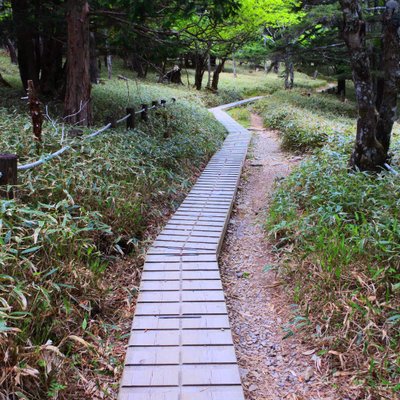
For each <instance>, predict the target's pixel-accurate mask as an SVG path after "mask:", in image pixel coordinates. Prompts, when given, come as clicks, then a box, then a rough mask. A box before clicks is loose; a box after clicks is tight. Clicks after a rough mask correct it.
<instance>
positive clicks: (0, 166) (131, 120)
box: [0, 98, 176, 198]
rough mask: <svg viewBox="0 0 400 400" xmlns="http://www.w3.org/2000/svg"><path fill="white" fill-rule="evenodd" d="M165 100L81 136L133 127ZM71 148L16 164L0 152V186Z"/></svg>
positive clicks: (11, 156) (12, 182)
mask: <svg viewBox="0 0 400 400" xmlns="http://www.w3.org/2000/svg"><path fill="white" fill-rule="evenodd" d="M171 102H172V103H173V104H174V103H176V99H175V98H172V99H171ZM167 104H168V102H167V100H160V101H153V102H152V105H151V107H149V106H148V105H147V104H142V105H141V109H140V110H138V111H135V109H134V108H133V107H131V108H127V109H126V112H127V114H126V115H125V116H123V117H122V118H120V119H118V120H113V119H111V121H110V122H108V123H107V124H106V125H104V126H103V127H102V128H100V129H98V130H97V131H95V132H92V133H90V134H88V135H86V136H84V137H83V139H82V140H83V141H85V140H88V139H92V138H94V137H96V136H98V135H100V134H102V133H103V132H105V131H107V130H108V129H110V128H115V127H116V125H118V124H120V123H122V122H124V121H126V129H127V130H131V129H135V124H136V118H135V116H136V115H141V120H142V121H144V122H147V121H148V112H149V111H150V110H155V109H157V108H165V107H166V106H167ZM71 149H72V145H67V146H63V147H61V148H60V149H59V150H57V151H55V152H54V153H51V154H48V155H46V156H44V157H42V158H40V159H39V160H37V161H33V162H30V163H27V164H23V165H18V156H17V155H16V154H0V186H9V185H16V184H17V171H26V170H29V169H33V168H36V167H39V166H40V165H42V164H44V163H46V162H48V161H50V160H53V159H54V158H57V157H59V156H61V155H62V154H64V153H65V152H67V151H68V150H71ZM3 194H5V195H6V197H8V198H12V197H13V194H12V193H10V192H8V191H4V190H0V197H3Z"/></svg>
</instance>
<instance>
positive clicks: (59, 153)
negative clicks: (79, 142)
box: [17, 123, 111, 171]
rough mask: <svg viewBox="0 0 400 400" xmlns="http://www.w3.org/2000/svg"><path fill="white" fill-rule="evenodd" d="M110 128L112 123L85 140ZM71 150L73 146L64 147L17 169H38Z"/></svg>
mask: <svg viewBox="0 0 400 400" xmlns="http://www.w3.org/2000/svg"><path fill="white" fill-rule="evenodd" d="M110 127H111V123H110V124H107V125H106V126H103V128H101V129H99V130H98V131H96V132H93V133H91V134H90V135H88V136H86V137H85V138H84V140H87V139H91V138H93V137H95V136H97V135H100V133H102V132H104V131H106V130H107V129H109V128H110ZM70 149H71V146H64V147H62V148H61V149H60V150H57V151H56V152H54V153H52V154H49V155H47V156H45V157H43V158H41V159H40V160H37V161H34V162H32V163H29V164H24V165H18V167H17V169H18V171H25V170H27V169H31V168H36V167H38V166H39V165H42V164H44V163H45V162H47V161H49V160H52V159H53V158H55V157H58V156H60V155H61V154H63V153H65V152H66V151H68V150H70Z"/></svg>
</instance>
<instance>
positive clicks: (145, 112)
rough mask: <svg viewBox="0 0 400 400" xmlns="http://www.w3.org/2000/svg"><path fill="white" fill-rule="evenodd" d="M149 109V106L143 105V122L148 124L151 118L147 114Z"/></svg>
mask: <svg viewBox="0 0 400 400" xmlns="http://www.w3.org/2000/svg"><path fill="white" fill-rule="evenodd" d="M148 110H149V107H148V105H147V104H142V113H141V115H142V121H144V122H147V121H148V120H149V116H148V114H147V112H148Z"/></svg>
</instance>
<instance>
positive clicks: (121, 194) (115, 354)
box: [0, 60, 225, 400]
mask: <svg viewBox="0 0 400 400" xmlns="http://www.w3.org/2000/svg"><path fill="white" fill-rule="evenodd" d="M2 62H3V63H4V60H3V61H2ZM10 68H12V67H10ZM10 71H11V72H10V75H12V73H14V72H15V71H14V70H13V69H11V70H10ZM5 76H6V77H8V76H9V75H7V74H5ZM18 90H19V89H18V87H17V88H14V89H11V90H10V91H9V92H8V96H5V97H4V101H3V102H2V104H1V105H2V107H1V108H0V129H1V132H2V134H1V136H0V146H1V149H2V152H4V153H6V152H10V153H16V154H18V155H19V158H20V160H19V161H20V163H25V162H30V161H33V160H36V159H38V158H40V157H41V156H43V155H46V154H48V153H51V152H53V151H54V150H57V149H59V148H60V147H61V143H60V141H61V138H62V129H61V126H60V125H59V124H56V125H53V123H52V122H49V121H48V122H46V123H45V125H44V130H43V138H44V142H43V144H42V145H40V146H38V145H36V144H35V143H33V140H32V133H31V125H30V123H29V118H28V115H27V112H26V111H24V107H26V106H25V104H23V103H19V101H20V100H19V98H15V93H18V96H19V97H20V96H21V93H20V92H18ZM2 92H6V89H3V91H2ZM93 92H94V99H93V101H94V109H95V120H96V121H97V125H98V126H102V125H103V123H104V120H105V118H106V117H107V116H110V115H114V116H118V117H121V116H122V115H124V114H125V108H126V107H127V106H128V105H134V106H136V107H138V106H140V105H141V104H142V103H149V102H150V101H151V100H155V99H162V98H165V99H167V100H169V99H171V97H176V98H177V102H176V103H175V104H171V103H170V104H169V105H168V107H167V108H165V109H158V110H155V111H152V112H151V114H149V122H148V123H144V122H143V123H138V125H137V128H136V129H135V130H132V131H126V130H125V129H124V128H118V129H113V130H110V131H107V132H105V133H104V134H102V135H100V136H97V137H96V138H94V139H92V140H90V141H82V137H84V136H85V135H86V134H88V133H89V132H90V131H88V130H85V129H84V130H82V131H80V132H78V133H77V134H74V137H70V136H68V129H67V130H66V131H65V135H64V141H63V145H65V144H71V145H72V150H71V151H69V152H67V153H65V154H64V155H63V156H62V157H60V158H59V159H55V160H52V161H51V162H47V163H45V164H44V165H43V166H41V167H39V168H37V169H33V170H29V171H26V172H20V174H19V185H18V187H17V188H16V197H15V199H14V200H4V199H3V200H0V229H1V236H0V243H1V246H0V267H1V272H0V398H1V397H5V398H7V399H8V398H15V399H17V398H18V399H38V400H39V399H40V400H44V399H50V398H59V399H78V398H79V399H93V398H107V399H112V398H116V394H117V391H118V385H119V376H120V372H121V369H122V363H123V359H124V355H125V351H124V343H125V342H126V339H127V336H126V328H127V327H126V326H124V325H121V324H123V323H125V321H126V320H129V323H130V320H131V317H132V311H133V310H132V300H133V299H134V297H135V295H136V293H135V283H137V279H138V277H139V269H138V267H139V266H140V264H141V262H142V252H143V248H144V247H145V245H146V240H147V238H148V235H149V234H151V230H153V232H154V231H156V230H157V226H158V225H160V224H161V223H162V222H163V219H164V218H165V216H166V215H168V214H169V213H170V212H171V210H173V209H174V207H175V205H176V204H177V203H178V202H179V201H180V199H181V198H182V194H183V193H185V192H186V191H187V190H188V189H189V187H190V186H191V184H192V181H193V177H194V176H196V174H197V173H198V172H199V171H200V170H201V168H202V167H203V165H204V164H205V162H206V161H207V160H208V158H209V157H210V156H211V155H212V154H213V153H214V152H215V151H216V149H217V148H218V146H219V145H220V143H221V142H222V140H223V138H224V136H225V130H224V129H223V128H222V127H221V125H219V124H218V123H217V122H216V121H215V120H214V119H213V118H212V116H211V115H210V114H209V113H208V111H207V110H206V108H205V107H204V106H203V105H202V103H201V102H199V101H198V100H197V101H196V100H195V99H191V98H190V96H185V95H184V92H183V91H181V90H178V89H176V88H174V87H163V86H159V85H151V84H148V83H143V84H140V85H138V86H133V85H132V84H131V87H130V92H129V95H128V92H127V89H126V84H125V82H120V81H117V80H116V79H115V80H112V81H107V82H105V83H104V84H103V85H99V86H97V87H96V88H95V89H94V91H93ZM180 94H182V95H180ZM50 112H51V115H52V116H56V115H57V104H54V105H51V107H50ZM53 118H55V117H53ZM53 122H54V121H53ZM149 230H150V232H149ZM126 255H129V258H126V259H124V258H125V257H126ZM128 329H129V328H128Z"/></svg>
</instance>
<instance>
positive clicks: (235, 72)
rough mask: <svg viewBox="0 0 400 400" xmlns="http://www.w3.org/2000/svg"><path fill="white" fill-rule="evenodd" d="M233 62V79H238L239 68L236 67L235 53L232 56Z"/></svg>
mask: <svg viewBox="0 0 400 400" xmlns="http://www.w3.org/2000/svg"><path fill="white" fill-rule="evenodd" d="M232 62H233V77H234V78H237V67H236V57H235V53H233V54H232Z"/></svg>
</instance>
